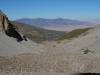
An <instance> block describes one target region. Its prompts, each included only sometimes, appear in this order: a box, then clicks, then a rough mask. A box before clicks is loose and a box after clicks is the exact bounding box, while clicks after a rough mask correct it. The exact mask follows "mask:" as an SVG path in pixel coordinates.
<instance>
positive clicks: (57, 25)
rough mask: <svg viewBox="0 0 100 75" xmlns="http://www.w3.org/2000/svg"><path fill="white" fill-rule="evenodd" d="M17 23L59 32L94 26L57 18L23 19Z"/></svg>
mask: <svg viewBox="0 0 100 75" xmlns="http://www.w3.org/2000/svg"><path fill="white" fill-rule="evenodd" d="M15 21H17V22H20V23H26V24H29V25H32V26H36V27H40V28H44V29H49V30H57V31H70V30H73V29H78V28H86V27H91V26H93V25H94V24H93V23H90V22H87V21H79V20H72V19H63V18H57V19H44V18H36V19H30V18H23V19H18V20H15Z"/></svg>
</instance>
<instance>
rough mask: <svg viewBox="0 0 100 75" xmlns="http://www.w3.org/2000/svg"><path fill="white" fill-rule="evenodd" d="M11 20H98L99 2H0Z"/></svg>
mask: <svg viewBox="0 0 100 75" xmlns="http://www.w3.org/2000/svg"><path fill="white" fill-rule="evenodd" d="M0 9H1V10H2V11H4V12H5V13H6V14H7V15H8V17H9V18H10V19H12V20H15V19H20V18H39V17H40V18H59V17H62V18H70V19H79V20H92V19H100V0H0Z"/></svg>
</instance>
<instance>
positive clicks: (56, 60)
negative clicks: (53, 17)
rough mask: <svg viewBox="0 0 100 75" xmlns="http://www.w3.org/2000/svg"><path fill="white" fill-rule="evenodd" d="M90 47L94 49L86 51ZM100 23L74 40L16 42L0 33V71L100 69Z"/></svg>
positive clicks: (37, 73)
mask: <svg viewBox="0 0 100 75" xmlns="http://www.w3.org/2000/svg"><path fill="white" fill-rule="evenodd" d="M86 48H88V49H89V50H90V51H91V52H89V53H87V54H83V53H82V50H85V49H86ZM99 49H100V26H97V27H95V28H94V29H92V30H90V31H88V33H87V35H81V36H80V37H78V38H74V39H73V40H70V41H68V40H64V41H61V42H55V41H46V42H44V43H42V44H36V43H34V42H32V41H28V42H27V43H26V42H22V43H17V42H16V41H15V40H14V39H13V38H10V37H7V36H5V35H4V34H3V33H0V74H1V75H70V74H72V73H77V72H96V73H98V72H100V55H99V54H100V50H99Z"/></svg>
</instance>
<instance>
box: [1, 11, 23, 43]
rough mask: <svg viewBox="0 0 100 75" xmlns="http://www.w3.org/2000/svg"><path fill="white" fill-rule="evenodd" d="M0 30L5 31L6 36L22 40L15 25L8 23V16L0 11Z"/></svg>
mask: <svg viewBox="0 0 100 75" xmlns="http://www.w3.org/2000/svg"><path fill="white" fill-rule="evenodd" d="M0 30H1V31H3V32H5V34H6V35H7V36H10V37H13V38H16V40H17V41H18V42H21V41H22V40H23V38H22V36H21V35H20V33H19V32H18V31H17V30H16V28H15V26H14V25H13V24H11V23H10V21H9V19H8V17H7V16H6V15H5V14H4V13H3V12H2V11H0Z"/></svg>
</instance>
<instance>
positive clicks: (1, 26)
mask: <svg viewBox="0 0 100 75" xmlns="http://www.w3.org/2000/svg"><path fill="white" fill-rule="evenodd" d="M8 23H9V22H8V17H7V16H6V15H5V14H4V13H3V12H2V11H1V10H0V30H3V31H5V30H7V28H8V25H9V24H8Z"/></svg>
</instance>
